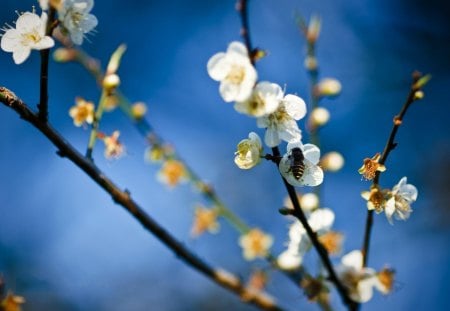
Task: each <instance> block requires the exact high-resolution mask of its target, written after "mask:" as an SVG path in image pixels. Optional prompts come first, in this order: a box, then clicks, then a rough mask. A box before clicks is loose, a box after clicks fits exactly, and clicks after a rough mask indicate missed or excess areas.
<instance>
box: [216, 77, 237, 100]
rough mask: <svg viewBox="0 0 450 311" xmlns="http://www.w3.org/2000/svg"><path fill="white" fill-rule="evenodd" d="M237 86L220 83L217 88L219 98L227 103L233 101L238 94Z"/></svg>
mask: <svg viewBox="0 0 450 311" xmlns="http://www.w3.org/2000/svg"><path fill="white" fill-rule="evenodd" d="M239 90H240V88H239V85H237V84H233V83H227V82H225V81H222V82H221V83H220V87H219V93H220V96H222V99H223V100H224V101H225V102H227V103H229V102H232V101H234V100H235V98H236V97H237V95H238V94H239Z"/></svg>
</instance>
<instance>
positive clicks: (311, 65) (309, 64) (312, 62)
mask: <svg viewBox="0 0 450 311" xmlns="http://www.w3.org/2000/svg"><path fill="white" fill-rule="evenodd" d="M304 66H305V68H306V69H307V70H309V71H314V70H317V66H318V63H317V58H315V57H314V56H306V58H305V62H304Z"/></svg>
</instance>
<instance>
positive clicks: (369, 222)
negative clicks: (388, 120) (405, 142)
mask: <svg viewBox="0 0 450 311" xmlns="http://www.w3.org/2000/svg"><path fill="white" fill-rule="evenodd" d="M429 78H430V77H429V76H422V74H421V73H419V72H417V71H416V72H414V73H413V77H412V79H413V81H412V84H411V88H410V91H409V93H408V97H407V98H406V101H405V103H404V104H403V107H402V109H401V110H400V112H399V114H398V115H397V116H395V117H394V119H393V123H394V125H393V127H392V130H391V133H390V134H389V138H388V140H387V142H386V145H385V147H384V150H383V153H382V155H381V157H380V160H379V161H378V162H379V163H380V164H384V163H386V160H387V158H388V156H389V154H390V152H391V151H392V150H394V148H395V147H396V146H397V143H395V136H396V135H397V131H398V129H399V127H400V125H402V122H403V118H404V116H405V114H406V112H407V111H408V108H409V107H410V106H411V104H412V103H413V102H414V101H415V100H417V99H418V98H417V92H419V91H420V90H421V88H422V86H423V85H425V83H426V81H428V79H429ZM421 79H425V80H423V81H424V82H423V83H419V81H420V80H421ZM379 180H380V172H379V171H377V172H376V175H375V178H374V179H373V182H372V186H376V185H378V184H379ZM373 212H374V211H373V210H368V211H367V218H366V226H365V230H364V240H363V246H362V250H361V252H362V255H363V267H366V266H367V262H368V258H369V248H370V237H371V233H372V227H373Z"/></svg>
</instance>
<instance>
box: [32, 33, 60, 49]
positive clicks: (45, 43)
mask: <svg viewBox="0 0 450 311" xmlns="http://www.w3.org/2000/svg"><path fill="white" fill-rule="evenodd" d="M54 45H55V41H54V40H53V39H52V38H51V37H48V36H45V37H44V38H42V40H40V41H39V42H37V43H36V44H34V45H33V46H32V48H33V49H35V50H44V49H49V48H51V47H53V46H54Z"/></svg>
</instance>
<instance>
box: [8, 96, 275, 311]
mask: <svg viewBox="0 0 450 311" xmlns="http://www.w3.org/2000/svg"><path fill="white" fill-rule="evenodd" d="M0 101H1V102H2V103H3V104H5V105H6V106H7V107H9V108H11V109H13V110H14V111H16V112H17V113H18V114H19V116H20V117H21V118H22V119H24V120H25V121H27V122H29V123H31V124H32V125H33V126H34V127H35V128H37V129H38V130H39V131H40V132H41V133H42V134H44V135H45V136H46V137H47V138H48V139H49V140H50V141H51V142H52V143H53V145H55V146H56V147H57V148H58V152H57V153H58V155H60V156H61V157H66V158H68V159H69V160H70V161H72V162H73V163H74V164H75V165H76V166H78V167H79V168H80V169H81V170H82V171H84V172H85V173H86V174H87V175H88V176H89V177H90V178H91V179H92V180H93V181H95V182H96V183H97V184H98V185H99V186H100V187H101V188H103V189H104V190H105V191H106V192H107V193H108V194H109V195H111V197H112V199H113V201H114V202H115V203H117V204H119V205H121V206H122V207H123V208H125V210H126V211H128V212H129V213H130V214H131V215H132V216H133V217H134V218H135V219H136V220H137V221H139V223H141V225H142V226H143V227H144V228H145V229H146V230H147V231H149V232H150V233H151V234H153V235H154V236H155V237H156V238H157V239H158V240H159V241H161V242H162V243H163V244H164V245H165V246H167V247H168V248H169V249H171V250H172V251H173V252H174V253H175V255H176V256H177V257H178V258H180V259H181V260H183V261H184V262H185V263H186V264H188V265H189V266H191V267H192V268H194V269H195V270H197V271H199V272H201V273H202V274H203V275H205V276H206V277H208V278H209V279H211V280H212V281H213V282H215V283H217V284H219V285H220V286H222V287H223V288H226V289H228V290H230V291H231V292H233V293H235V294H237V295H238V296H243V295H250V297H251V298H250V299H249V301H248V303H251V304H253V305H255V306H257V307H259V308H260V309H263V310H283V309H282V308H281V307H280V306H278V305H277V304H276V303H275V302H273V300H272V299H270V298H268V297H267V296H266V295H264V294H263V293H261V294H259V293H253V292H252V293H248V290H247V289H246V287H245V286H244V285H242V283H241V282H240V280H239V278H238V277H236V276H234V275H233V274H231V273H229V272H226V271H224V270H221V269H214V268H212V267H211V266H209V265H208V264H207V263H205V262H204V261H203V260H202V259H200V258H199V257H198V256H197V255H196V254H195V253H193V252H191V251H190V250H189V249H187V248H186V247H185V246H183V244H182V243H180V242H179V241H178V240H176V239H175V238H174V237H173V236H172V235H171V234H170V233H169V232H168V231H166V230H165V229H164V228H163V227H161V226H160V225H159V224H158V223H157V222H156V221H155V220H153V218H151V217H150V216H149V215H148V214H147V213H146V212H145V211H144V210H143V209H142V208H141V207H140V206H139V205H138V204H137V203H136V202H135V201H134V200H133V199H132V198H131V195H130V193H129V192H128V191H126V190H125V191H122V190H121V189H120V188H119V187H117V186H116V185H115V184H114V183H113V181H112V180H110V179H109V178H108V177H107V176H106V175H105V174H104V173H103V172H102V171H101V170H100V169H99V168H98V167H97V166H95V165H94V164H93V163H92V162H91V161H89V160H88V159H86V158H85V157H83V155H81V154H80V153H79V152H78V151H77V150H76V149H75V148H74V147H73V146H72V145H70V144H69V143H68V142H67V141H66V140H65V139H64V138H63V137H62V136H61V135H60V134H59V133H58V132H57V131H56V130H55V129H54V128H53V127H51V126H50V125H49V124H48V123H47V122H44V121H42V120H41V119H40V118H39V116H38V115H37V114H35V113H34V112H32V111H31V110H30V108H29V107H28V106H27V105H26V104H25V103H24V102H23V101H22V100H21V99H19V98H18V97H17V96H16V95H15V94H14V93H13V92H11V91H10V90H8V89H6V88H4V87H0Z"/></svg>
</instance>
